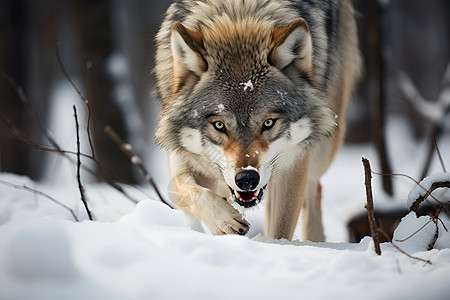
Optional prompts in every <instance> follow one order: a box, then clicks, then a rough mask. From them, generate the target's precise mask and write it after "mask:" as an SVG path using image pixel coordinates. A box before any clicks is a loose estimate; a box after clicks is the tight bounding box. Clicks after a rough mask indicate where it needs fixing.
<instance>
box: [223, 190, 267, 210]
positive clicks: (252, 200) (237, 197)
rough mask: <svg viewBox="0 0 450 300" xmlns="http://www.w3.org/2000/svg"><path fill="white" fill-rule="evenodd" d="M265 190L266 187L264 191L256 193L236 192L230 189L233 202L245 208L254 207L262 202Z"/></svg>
mask: <svg viewBox="0 0 450 300" xmlns="http://www.w3.org/2000/svg"><path fill="white" fill-rule="evenodd" d="M265 189H266V187H265V186H264V187H263V188H262V189H259V190H255V191H249V192H240V191H235V190H233V189H232V188H231V187H230V190H231V194H232V195H233V200H234V201H235V202H236V203H237V204H239V205H240V206H243V207H245V208H249V207H253V206H255V205H257V204H258V203H259V202H261V200H262V197H263V194H264V190H265Z"/></svg>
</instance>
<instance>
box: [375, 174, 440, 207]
mask: <svg viewBox="0 0 450 300" xmlns="http://www.w3.org/2000/svg"><path fill="white" fill-rule="evenodd" d="M372 174H375V175H379V176H399V177H405V178H408V179H409V180H411V181H413V182H414V183H415V184H417V185H418V186H420V187H421V188H422V189H423V190H424V191H427V189H426V188H425V187H423V186H422V185H421V184H420V182H419V181H417V180H416V179H414V178H413V177H411V176H409V175H406V174H397V173H392V174H384V173H379V172H375V171H372ZM428 196H429V197H431V198H433V200H434V201H436V202H437V203H439V204H440V205H443V203H442V202H441V201H439V200H438V199H437V198H436V197H434V196H433V195H431V194H430V195H428ZM426 201H427V202H428V204H430V205H431V206H432V207H433V208H434V209H436V210H437V209H438V207H436V206H435V205H434V204H433V203H432V202H430V201H429V200H428V199H426Z"/></svg>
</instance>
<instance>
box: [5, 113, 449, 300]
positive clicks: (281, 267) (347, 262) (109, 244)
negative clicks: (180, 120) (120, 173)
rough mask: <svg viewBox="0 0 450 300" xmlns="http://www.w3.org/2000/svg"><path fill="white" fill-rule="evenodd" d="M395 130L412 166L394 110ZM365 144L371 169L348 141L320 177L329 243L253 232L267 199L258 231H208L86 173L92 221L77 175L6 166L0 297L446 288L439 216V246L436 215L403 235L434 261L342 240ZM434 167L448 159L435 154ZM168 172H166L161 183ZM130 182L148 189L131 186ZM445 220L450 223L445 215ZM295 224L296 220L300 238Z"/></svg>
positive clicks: (416, 152) (359, 294)
mask: <svg viewBox="0 0 450 300" xmlns="http://www.w3.org/2000/svg"><path fill="white" fill-rule="evenodd" d="M388 139H389V147H390V153H392V154H393V158H392V161H393V163H394V169H395V171H396V172H399V173H400V172H401V173H405V174H409V175H412V176H413V177H414V176H415V175H416V174H417V173H418V172H419V166H421V161H422V160H423V157H422V156H421V153H423V152H424V151H423V149H424V145H422V144H416V143H414V142H412V141H411V139H410V138H409V132H408V131H407V130H406V127H405V126H404V125H402V123H401V122H400V121H398V120H395V121H392V122H391V123H390V130H389V135H388ZM449 140H450V139H448V136H447V137H446V138H445V139H443V142H442V144H441V145H440V148H441V152H442V154H443V156H444V161H446V162H447V165H450V156H449V154H450V141H449ZM362 155H364V156H365V157H367V158H369V159H370V160H371V162H372V167H373V168H374V169H375V170H376V169H377V163H376V155H375V151H374V150H373V149H372V148H371V147H369V146H366V145H362V146H347V147H344V148H343V149H342V150H341V152H340V153H339V155H338V157H337V159H336V161H335V163H334V164H333V165H332V167H331V168H330V170H329V171H328V172H327V174H326V175H325V177H324V178H323V183H324V204H323V211H324V212H323V213H324V223H325V233H326V237H327V242H326V243H311V242H299V241H293V242H288V241H273V240H267V239H265V238H263V237H262V236H261V235H257V234H258V231H260V230H261V228H262V226H263V209H262V207H261V208H259V209H256V210H252V211H251V212H249V213H248V215H247V218H248V219H249V220H250V223H251V224H252V229H251V230H252V231H251V233H250V234H251V235H252V236H254V235H256V236H255V237H253V238H252V239H250V238H248V237H242V236H211V235H209V234H208V233H202V232H198V231H196V230H193V229H191V228H190V226H188V225H187V224H188V222H187V218H186V217H185V216H184V214H183V213H182V212H181V211H176V210H171V209H169V208H168V207H166V206H165V205H163V204H161V203H160V202H158V201H153V200H143V201H142V202H140V203H139V204H138V205H137V206H135V205H133V204H132V203H131V202H130V201H128V200H126V199H124V197H123V196H122V195H121V194H119V193H117V192H116V191H115V190H112V189H111V188H109V187H108V186H106V185H103V184H87V185H86V190H87V195H88V198H89V201H90V202H89V203H90V205H91V208H92V211H93V213H94V215H95V217H96V219H97V220H98V221H95V222H91V221H87V220H85V219H86V215H85V214H84V211H83V207H82V205H81V203H80V201H79V194H78V190H77V186H76V181H75V180H74V181H73V183H71V184H64V185H55V184H54V183H52V182H50V181H47V182H43V183H36V182H32V181H31V180H29V179H27V178H26V177H21V176H17V175H13V174H0V200H1V201H0V299H2V300H3V299H5V300H9V299H21V300H22V299H37V300H39V299H45V300H49V299H77V300H78V299H108V300H110V299H232V298H246V299H300V298H307V299H360V298H364V299H397V300H398V299H433V300H435V299H436V300H438V299H449V298H450V288H449V287H448V279H449V278H450V233H446V232H445V231H444V229H443V228H442V226H441V228H440V233H441V235H440V237H439V239H438V241H437V244H436V249H434V250H432V251H426V247H427V245H428V243H429V241H430V240H431V238H432V236H433V234H434V224H433V223H429V224H428V225H427V226H426V227H425V228H424V229H423V230H421V231H420V232H419V234H417V235H415V236H414V237H413V238H410V239H408V240H407V241H405V242H397V245H398V246H400V247H401V248H402V249H403V250H405V251H406V252H408V253H409V254H411V255H414V256H417V257H420V258H422V259H425V260H429V261H431V263H432V264H431V265H429V264H426V263H424V262H422V261H418V260H414V259H411V258H409V257H407V256H405V255H404V254H402V253H400V252H399V251H397V250H396V249H395V248H394V247H393V246H392V245H390V244H382V245H381V249H382V255H381V256H377V255H376V254H375V252H374V251H373V243H372V240H371V239H370V238H368V237H367V238H365V239H363V240H362V241H361V242H360V243H358V244H351V243H348V242H346V241H347V240H348V237H347V232H346V228H345V224H346V221H347V220H348V219H349V218H350V217H351V216H352V215H354V214H356V213H360V212H363V211H364V202H365V194H364V184H363V169H362V164H361V160H360V158H361V156H362ZM412 162H413V163H412ZM432 169H433V172H439V171H441V170H440V169H439V165H438V163H437V162H434V164H433V167H432ZM164 176H165V175H164ZM158 179H160V178H159V177H158ZM164 180H166V181H164ZM168 180H169V179H160V182H162V183H160V184H161V186H165V184H166V183H167V182H168ZM5 182H8V183H10V184H11V183H13V184H16V185H26V186H27V187H29V188H33V189H36V190H39V191H42V192H45V193H46V194H48V195H51V196H52V197H54V199H56V200H58V201H61V202H63V203H65V204H66V205H68V206H70V207H71V208H73V209H74V211H75V214H76V215H77V217H78V218H80V219H82V220H84V221H82V222H74V221H73V217H72V216H71V214H70V213H69V212H68V211H66V210H65V209H63V208H61V207H60V206H58V205H56V204H54V203H52V202H51V201H50V200H49V199H47V198H45V197H43V196H40V195H35V194H33V193H30V192H28V191H24V190H20V189H16V188H12V187H11V186H8V185H5ZM394 183H395V188H396V196H395V197H394V198H393V199H389V197H387V196H385V195H384V194H383V193H382V192H381V191H380V180H379V178H378V177H377V176H374V180H373V185H374V198H375V206H376V207H377V208H387V207H389V206H390V207H392V206H395V207H401V208H406V201H407V196H408V192H409V190H411V189H412V188H413V186H414V184H413V183H411V182H410V181H408V180H407V179H404V178H394ZM125 188H126V189H127V190H128V191H129V192H130V193H133V194H134V195H135V196H136V197H137V198H139V199H144V198H146V196H145V194H143V193H142V192H141V191H139V190H136V189H134V188H133V187H125ZM146 192H147V193H151V191H150V189H148V190H146ZM448 196H449V194H448V193H447V194H446V198H447V201H448V198H449V197H448ZM427 220H428V218H427V217H422V218H420V219H417V218H416V217H415V216H412V215H409V216H408V217H406V218H405V219H404V221H402V223H401V224H400V226H399V228H398V229H397V230H396V233H395V238H396V239H403V238H405V237H407V236H409V235H410V234H411V233H413V232H415V231H416V230H417V229H419V228H420V227H421V226H422V225H423V224H424V223H426V222H427ZM444 222H445V224H446V226H447V227H448V228H450V220H448V219H444ZM300 232H301V230H300V228H298V230H297V231H296V238H298V239H301V234H300Z"/></svg>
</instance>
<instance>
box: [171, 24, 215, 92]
mask: <svg viewBox="0 0 450 300" xmlns="http://www.w3.org/2000/svg"><path fill="white" fill-rule="evenodd" d="M171 47H172V56H173V76H174V90H175V91H177V90H178V89H179V88H180V87H181V86H182V84H183V83H184V80H185V79H186V77H187V75H188V74H189V72H192V73H194V74H195V75H197V76H200V75H201V74H202V73H203V72H205V71H206V69H207V64H206V61H205V60H204V55H205V49H204V47H203V34H202V33H201V32H200V31H192V30H189V29H187V28H186V27H184V26H183V25H182V24H181V23H180V22H175V23H174V24H173V26H172V36H171Z"/></svg>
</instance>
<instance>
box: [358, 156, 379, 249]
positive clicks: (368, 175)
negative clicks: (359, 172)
mask: <svg viewBox="0 0 450 300" xmlns="http://www.w3.org/2000/svg"><path fill="white" fill-rule="evenodd" d="M362 163H363V166H364V174H365V185H366V197H367V204H366V206H365V207H366V209H367V217H368V218H369V224H370V232H371V234H372V240H373V244H374V246H375V252H376V253H377V254H378V255H381V248H380V240H379V239H378V227H377V222H376V220H375V213H374V210H373V196H372V174H371V169H370V162H369V160H368V159H366V158H364V157H362Z"/></svg>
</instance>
